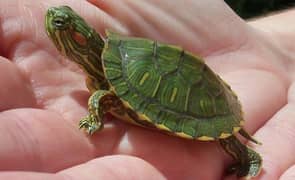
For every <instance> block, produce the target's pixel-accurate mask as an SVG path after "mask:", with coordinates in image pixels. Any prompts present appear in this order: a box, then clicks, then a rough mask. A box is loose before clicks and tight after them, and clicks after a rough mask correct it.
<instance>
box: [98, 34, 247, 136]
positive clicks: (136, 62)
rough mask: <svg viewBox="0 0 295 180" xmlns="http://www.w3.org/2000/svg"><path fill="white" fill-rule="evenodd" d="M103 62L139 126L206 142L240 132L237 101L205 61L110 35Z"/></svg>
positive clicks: (156, 44)
mask: <svg viewBox="0 0 295 180" xmlns="http://www.w3.org/2000/svg"><path fill="white" fill-rule="evenodd" d="M102 59H103V66H104V72H105V76H106V78H107V79H108V81H109V83H110V86H111V89H112V90H113V91H114V93H115V94H116V95H117V96H118V97H119V98H120V99H121V100H122V102H123V104H125V106H126V108H128V109H131V110H132V111H133V112H135V113H136V115H137V117H136V118H138V119H137V120H134V121H136V122H137V123H138V122H139V124H141V123H140V122H145V123H147V122H148V123H150V124H152V125H154V126H155V127H156V128H158V129H161V130H165V131H168V132H170V133H173V134H175V135H177V136H182V137H185V138H191V139H199V140H204V141H208V140H215V139H219V138H227V137H228V136H230V135H232V134H233V133H235V132H237V131H239V130H240V128H241V125H242V122H243V117H242V111H241V105H240V103H239V101H238V99H237V96H236V95H235V94H234V93H233V92H232V90H231V89H230V87H229V86H228V85H227V84H226V83H225V82H224V81H222V80H221V78H219V77H218V76H217V75H216V74H215V73H214V72H213V71H212V70H211V69H210V68H209V67H208V66H207V65H206V64H205V63H204V61H203V60H202V59H201V58H199V57H197V56H194V55H192V54H190V53H188V52H186V51H184V50H183V49H181V48H179V47H176V46H172V45H167V44H164V43H159V42H156V41H152V40H149V39H143V38H134V37H125V36H121V35H118V34H115V33H112V32H107V40H106V44H105V48H104V51H103V53H102ZM145 123H142V124H143V125H144V124H145Z"/></svg>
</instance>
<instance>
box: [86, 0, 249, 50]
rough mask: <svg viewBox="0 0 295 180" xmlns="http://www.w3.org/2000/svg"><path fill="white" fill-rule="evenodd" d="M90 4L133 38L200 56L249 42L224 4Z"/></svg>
mask: <svg viewBox="0 0 295 180" xmlns="http://www.w3.org/2000/svg"><path fill="white" fill-rule="evenodd" d="M89 1H90V2H91V3H93V4H95V5H96V6H97V7H99V8H100V9H102V10H104V11H106V12H107V13H108V14H110V15H111V16H113V17H115V18H116V19H118V20H119V21H120V22H122V23H123V24H124V25H125V26H126V27H128V28H129V30H130V31H131V33H132V34H133V35H137V36H144V37H149V38H152V39H157V40H160V41H164V42H168V43H172V44H177V45H181V46H183V47H184V48H185V49H187V50H190V51H192V52H195V53H198V54H201V55H208V54H209V53H212V52H216V51H218V50H221V49H230V48H231V49H234V47H239V46H241V44H243V43H244V42H245V41H246V39H247V34H248V33H247V28H246V25H245V24H244V22H242V21H241V20H240V19H239V18H238V16H236V15H235V14H234V13H233V12H232V11H231V10H230V8H228V7H227V5H226V4H225V3H224V2H223V1H200V2H199V1H198V2H196V1H186V2H183V1H181V0H173V1H171V0H164V1H161V2H160V1H143V0H142V1H129V0H124V1H115V0H110V1H99V0H89ZM220 21H222V23H220ZM229 31H230V32H231V33H228V32H229ZM216 32H218V33H216Z"/></svg>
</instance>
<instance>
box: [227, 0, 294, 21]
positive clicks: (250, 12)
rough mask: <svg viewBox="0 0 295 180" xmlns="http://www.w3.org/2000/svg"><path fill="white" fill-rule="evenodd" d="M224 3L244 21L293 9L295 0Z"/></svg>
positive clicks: (233, 0)
mask: <svg viewBox="0 0 295 180" xmlns="http://www.w3.org/2000/svg"><path fill="white" fill-rule="evenodd" d="M225 2H226V3H227V4H228V5H229V6H230V7H231V8H232V9H233V10H234V11H235V12H236V13H237V14H238V15H240V16H241V17H242V18H244V19H248V18H253V17H257V16H261V15H265V14H268V13H271V12H275V11H279V10H283V9H290V8H292V7H293V8H294V7H295V0H225Z"/></svg>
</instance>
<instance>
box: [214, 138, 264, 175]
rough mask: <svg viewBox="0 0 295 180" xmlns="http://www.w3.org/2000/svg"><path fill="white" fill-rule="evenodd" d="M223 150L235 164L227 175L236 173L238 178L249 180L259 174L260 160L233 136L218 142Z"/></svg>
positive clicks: (228, 170) (259, 157) (256, 154)
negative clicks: (247, 179)
mask: <svg viewBox="0 0 295 180" xmlns="http://www.w3.org/2000/svg"><path fill="white" fill-rule="evenodd" d="M219 142H220V144H221V146H222V147H223V149H224V150H225V151H226V152H227V153H228V154H229V155H230V156H231V157H233V158H234V159H235V160H236V162H235V163H234V164H233V165H232V166H230V167H229V168H228V169H227V172H229V173H234V172H235V173H236V174H237V176H238V177H246V178H251V177H255V176H257V175H258V174H259V172H260V169H261V166H262V158H261V156H260V155H259V154H258V153H256V152H255V151H254V150H252V149H251V148H249V147H247V146H246V145H244V144H242V143H241V142H240V141H239V140H238V139H237V138H236V137H235V136H234V135H233V136H230V137H228V138H226V139H220V140H219Z"/></svg>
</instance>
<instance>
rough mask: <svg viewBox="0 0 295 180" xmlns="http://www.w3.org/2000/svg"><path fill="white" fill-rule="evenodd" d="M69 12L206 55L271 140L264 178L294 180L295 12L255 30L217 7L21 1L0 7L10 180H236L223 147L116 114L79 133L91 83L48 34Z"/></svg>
mask: <svg viewBox="0 0 295 180" xmlns="http://www.w3.org/2000/svg"><path fill="white" fill-rule="evenodd" d="M59 5H69V6H71V7H72V8H73V9H75V10H76V11H77V12H79V13H80V14H81V15H82V16H83V17H84V18H85V19H86V20H87V21H88V22H89V23H90V24H91V25H93V27H94V28H95V29H96V30H97V31H99V32H100V33H101V34H103V33H104V30H105V29H107V28H108V29H112V30H114V31H117V32H119V33H122V34H126V35H131V36H141V37H148V38H151V39H156V40H158V41H162V42H167V43H170V44H176V45H179V46H182V47H183V48H184V49H187V50H189V51H191V52H193V53H195V54H198V55H201V56H202V57H204V59H205V61H206V63H207V64H208V65H209V66H210V67H212V69H214V70H215V71H216V72H217V73H218V74H220V76H222V78H223V79H224V80H225V81H227V82H228V84H230V85H231V86H232V88H233V89H234V91H235V92H236V93H237V94H238V96H239V98H240V100H241V102H242V105H243V107H244V112H245V120H246V125H245V129H247V130H248V131H249V132H250V133H251V134H254V137H255V138H256V139H258V140H259V141H260V142H262V143H263V144H262V145H261V146H254V145H252V147H253V148H254V149H255V150H256V151H257V152H259V153H260V154H261V155H262V157H263V159H264V162H263V170H262V172H261V175H260V176H259V177H257V179H268V180H271V179H279V178H281V179H282V180H287V179H292V177H293V178H294V176H295V166H294V165H295V158H294V156H293V155H292V154H293V152H294V148H295V141H294V138H295V131H294V130H293V129H294V128H295V120H293V116H294V115H295V113H294V112H295V106H294V98H295V92H294V86H293V81H294V74H293V72H294V67H295V66H294V60H295V55H294V53H293V52H294V47H292V44H291V42H294V39H295V33H294V32H295V26H294V25H292V23H291V22H292V21H291V19H292V18H291V17H292V16H293V17H294V15H295V12H294V10H293V11H289V12H286V13H283V14H281V15H276V16H271V17H268V18H264V19H258V20H253V21H251V22H249V23H248V24H247V23H245V22H244V21H243V20H241V19H239V18H238V17H237V15H235V14H234V13H233V12H232V11H231V10H230V8H229V7H227V6H226V5H225V3H224V2H223V1H218V0H212V1H207V0H202V1H193V0H189V1H181V0H173V1H171V0H162V1H157V0H149V1H144V0H141V1H130V0H122V1H115V0H109V1H100V0H92V1H91V2H87V1H75V0H67V1H66V0H64V1H62V0H50V1H46V2H45V1H44V2H43V1H42V2H41V1H33V0H30V1H21V0H10V1H1V2H0V7H1V9H0V42H1V43H0V53H1V57H0V87H1V88H0V110H1V113H0V162H1V163H0V170H2V171H1V172H0V179H8V178H11V179H45V178H48V179H50V178H51V179H67V178H72V179H138V178H141V179H206V180H216V179H225V178H233V177H225V175H224V170H225V168H226V167H227V166H228V165H229V164H230V163H231V159H230V157H228V155H227V154H225V153H224V152H223V150H222V149H221V148H220V147H219V145H218V143H214V142H213V143H211V142H199V141H189V140H183V139H180V138H177V137H171V136H167V135H163V134H161V133H159V132H155V131H150V130H146V129H143V128H140V127H135V126H133V125H129V124H125V123H123V122H121V121H119V120H117V119H115V118H113V117H111V116H108V117H106V118H105V128H104V130H103V131H101V132H99V133H96V134H95V135H93V136H91V137H89V136H87V135H86V134H85V133H84V132H82V131H80V130H78V122H79V119H80V118H81V117H83V116H84V115H86V114H87V99H88V97H89V93H88V91H87V89H86V86H85V83H84V78H85V77H84V75H83V73H82V71H81V70H80V69H79V68H78V67H77V66H76V65H74V64H72V63H70V62H69V61H67V60H66V59H65V58H64V57H62V56H60V55H59V53H58V52H57V50H56V49H55V47H54V46H53V44H52V43H51V42H50V40H49V38H48V37H47V36H46V33H45V28H44V16H45V13H46V10H47V9H48V8H49V7H51V6H59ZM279 23H280V24H279ZM284 24H285V25H287V24H288V27H286V28H283V26H282V25H284ZM279 25H280V26H279ZM292 32H293V33H292ZM250 145H251V144H250ZM118 154H120V155H118Z"/></svg>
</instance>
